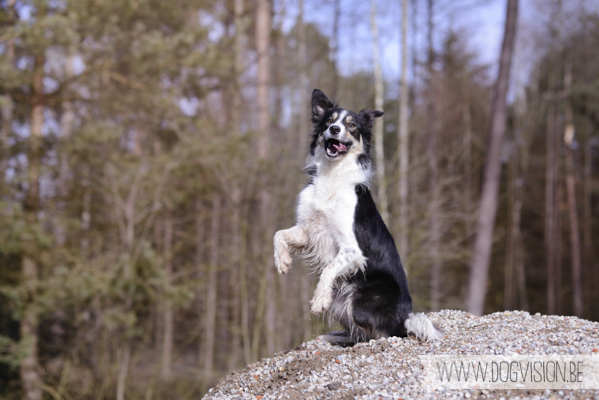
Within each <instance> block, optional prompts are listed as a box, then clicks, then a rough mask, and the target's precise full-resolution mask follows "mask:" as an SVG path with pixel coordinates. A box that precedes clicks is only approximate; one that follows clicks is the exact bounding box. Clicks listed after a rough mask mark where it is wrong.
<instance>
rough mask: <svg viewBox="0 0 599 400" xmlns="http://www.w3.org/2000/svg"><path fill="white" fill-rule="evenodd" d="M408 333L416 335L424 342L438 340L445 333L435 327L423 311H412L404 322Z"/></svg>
mask: <svg viewBox="0 0 599 400" xmlns="http://www.w3.org/2000/svg"><path fill="white" fill-rule="evenodd" d="M404 326H405V327H406V330H407V331H408V334H412V335H414V336H416V337H417V338H418V339H420V340H422V341H423V342H436V341H438V340H441V339H442V338H443V334H442V333H441V332H440V331H439V330H438V329H437V328H435V326H434V325H433V323H432V322H431V320H430V319H428V317H427V316H426V315H424V314H423V313H418V314H413V313H410V315H409V316H408V319H406V321H405V322H404Z"/></svg>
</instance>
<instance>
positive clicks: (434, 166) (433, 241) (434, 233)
mask: <svg viewBox="0 0 599 400" xmlns="http://www.w3.org/2000/svg"><path fill="white" fill-rule="evenodd" d="M433 32H434V1H433V0H428V59H427V72H428V79H429V90H430V92H429V99H428V121H427V124H428V133H429V142H428V144H427V152H428V161H429V168H430V177H429V196H430V202H429V207H428V214H429V218H430V226H429V241H430V258H431V262H432V264H431V281H430V296H431V309H432V310H433V311H437V310H439V308H440V304H441V269H442V265H441V254H440V246H441V215H440V212H441V210H440V207H441V193H440V190H439V189H440V188H439V167H438V159H437V135H438V134H439V131H440V127H439V121H440V120H441V118H440V116H439V115H438V114H439V113H438V110H437V108H436V103H435V102H436V99H435V97H436V96H437V95H438V93H437V87H436V86H437V83H436V77H435V71H434V70H433V63H434V61H435V49H434V46H433Z"/></svg>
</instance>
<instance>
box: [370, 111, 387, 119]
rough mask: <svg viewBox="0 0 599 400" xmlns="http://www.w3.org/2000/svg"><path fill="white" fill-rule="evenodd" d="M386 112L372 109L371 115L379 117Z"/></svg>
mask: <svg viewBox="0 0 599 400" xmlns="http://www.w3.org/2000/svg"><path fill="white" fill-rule="evenodd" d="M383 114H384V112H382V111H379V110H374V111H370V116H371V117H372V118H378V117H382V116H383Z"/></svg>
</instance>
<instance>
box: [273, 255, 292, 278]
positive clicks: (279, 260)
mask: <svg viewBox="0 0 599 400" xmlns="http://www.w3.org/2000/svg"><path fill="white" fill-rule="evenodd" d="M292 263H293V260H292V258H291V254H289V252H288V251H286V250H283V251H275V267H276V268H277V271H279V274H286V273H287V272H288V271H289V270H290V269H291V265H292Z"/></svg>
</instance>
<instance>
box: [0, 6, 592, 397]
mask: <svg viewBox="0 0 599 400" xmlns="http://www.w3.org/2000/svg"><path fill="white" fill-rule="evenodd" d="M506 4H507V0H506V1H504V0H486V1H485V0H401V1H393V2H392V1H387V0H371V1H369V2H358V1H349V0H324V1H314V0H171V1H161V0H127V1H116V0H77V1H66V0H52V1H48V0H31V1H24V0H0V110H1V113H0V114H1V121H0V398H5V399H18V398H28V399H41V398H54V399H113V398H114V399H118V400H121V399H124V398H131V399H137V398H144V399H167V398H173V399H174V398H176V399H187V398H199V397H200V396H202V395H203V394H204V393H205V392H206V390H207V389H208V388H209V387H210V386H211V385H213V384H214V382H215V381H216V380H217V379H218V378H219V377H221V376H223V375H225V374H227V373H229V372H231V371H233V370H235V369H238V368H242V367H243V366H245V365H247V364H249V363H252V362H255V361H257V360H259V359H260V357H268V356H270V355H272V354H274V353H275V352H278V351H281V350H285V349H290V348H293V347H296V346H298V345H300V344H301V343H302V341H306V340H310V339H312V338H314V337H315V335H317V334H320V333H321V332H324V331H327V330H330V329H335V328H336V327H334V326H332V327H331V326H328V325H327V324H326V323H325V322H326V321H325V318H323V317H322V316H319V317H317V316H311V315H310V313H309V300H310V298H311V296H312V293H313V289H314V283H315V279H316V278H317V277H316V276H315V275H314V274H310V271H309V270H308V269H307V268H305V267H304V266H302V265H300V263H299V262H296V267H295V268H294V269H292V270H291V272H290V273H289V274H288V275H286V276H277V275H276V273H275V269H274V266H273V261H272V253H273V248H272V236H273V234H274V232H275V231H276V230H278V229H284V228H288V227H291V226H292V225H293V213H294V207H295V202H296V196H297V194H298V192H299V191H300V190H301V189H302V188H303V186H304V185H305V183H306V177H305V176H304V175H303V174H302V171H301V169H302V166H303V164H304V162H305V157H306V154H307V147H308V142H309V133H310V129H311V127H310V125H309V110H310V108H309V101H310V93H311V91H312V89H313V88H319V89H322V90H323V91H324V92H325V93H326V94H327V95H329V96H330V97H332V98H334V99H336V100H337V101H339V102H340V104H341V106H342V107H344V108H349V109H354V110H359V109H361V108H366V107H368V108H377V109H382V110H384V112H385V115H384V117H383V118H382V119H380V120H378V121H377V124H376V130H375V141H376V143H375V150H376V151H375V153H374V156H373V157H374V159H375V162H376V164H377V171H378V172H377V177H376V179H375V182H374V184H373V194H374V196H375V198H376V201H377V204H378V206H379V209H380V211H381V213H382V214H383V217H384V219H385V220H386V222H387V224H388V226H389V228H390V230H391V232H392V233H393V235H394V237H395V239H396V242H397V244H398V247H399V249H400V254H401V257H402V260H403V262H404V265H405V268H406V271H407V274H408V280H409V284H410V288H411V293H412V297H413V299H414V308H415V310H417V311H431V310H439V309H442V308H452V309H466V297H467V291H468V280H469V274H470V265H471V260H472V259H473V249H474V241H475V236H476V229H477V228H476V226H477V221H476V220H477V209H478V207H479V199H480V197H481V191H482V188H483V183H484V176H485V174H484V173H483V171H484V168H485V165H486V163H487V154H489V149H488V145H489V135H490V129H489V127H490V125H491V124H490V118H491V115H492V114H491V113H492V111H493V109H494V106H493V104H494V103H493V98H494V91H495V89H494V87H495V86H494V84H495V81H496V80H497V76H498V70H499V56H500V51H501V44H502V40H503V36H504V26H505V19H506ZM598 10H599V2H598V1H596V0H568V1H563V0H561V1H560V0H524V1H522V2H521V3H520V8H519V15H518V18H517V36H516V40H515V46H514V48H513V59H512V62H511V75H510V76H509V86H508V88H509V89H508V91H507V96H506V97H507V109H506V113H505V118H504V119H505V120H506V121H507V122H506V127H505V130H504V138H503V141H502V142H501V143H500V146H501V148H500V149H499V151H500V166H501V175H500V180H499V181H498V196H497V200H498V205H497V211H496V218H495V225H494V230H493V231H492V232H493V235H492V238H491V239H492V252H491V258H490V264H489V273H488V285H487V286H486V287H487V292H486V297H485V298H484V300H483V302H482V303H481V302H479V303H481V304H479V305H480V307H481V309H482V310H484V312H485V313H489V312H493V311H498V310H505V309H508V310H509V309H520V310H527V311H529V312H531V313H536V312H541V313H548V314H564V315H578V316H580V317H583V318H587V319H592V320H599V308H598V307H596V305H597V304H599V290H597V288H598V287H599V262H598V260H597V256H598V254H597V253H598V252H599V248H598V247H597V246H599V204H598V199H599V154H598V151H599V14H598ZM404 16H405V20H404ZM402 21H405V23H403V24H402ZM402 43H404V44H405V45H402ZM402 61H403V62H402ZM402 78H403V81H402ZM402 82H403V83H404V84H403V85H402ZM400 110H403V111H402V112H400Z"/></svg>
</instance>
